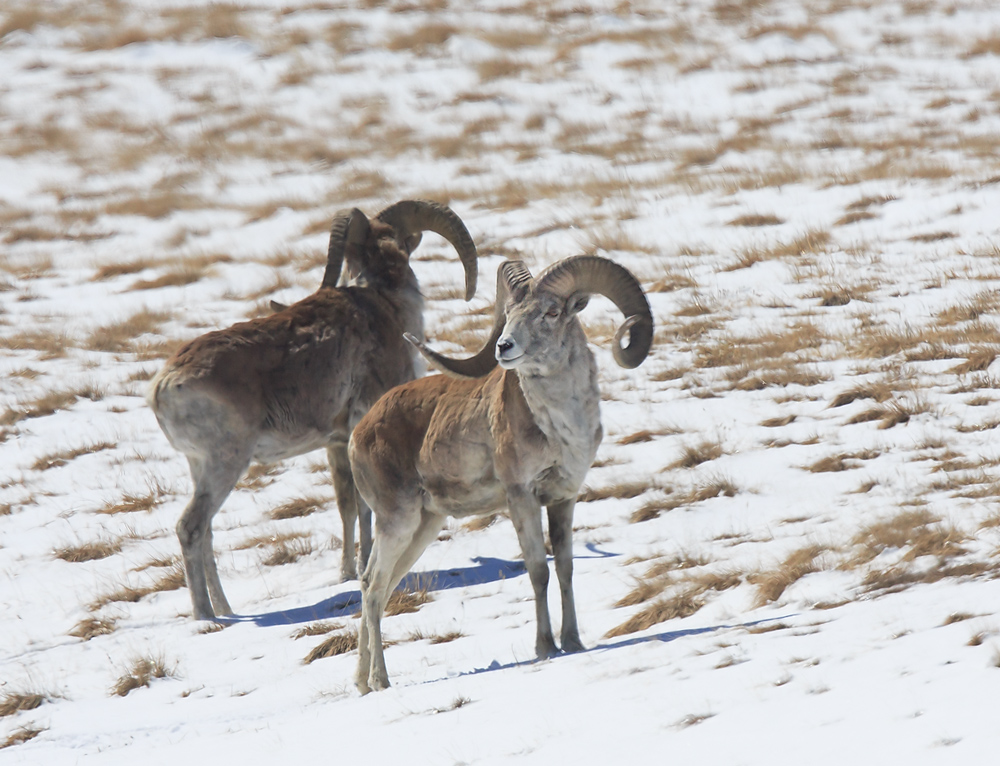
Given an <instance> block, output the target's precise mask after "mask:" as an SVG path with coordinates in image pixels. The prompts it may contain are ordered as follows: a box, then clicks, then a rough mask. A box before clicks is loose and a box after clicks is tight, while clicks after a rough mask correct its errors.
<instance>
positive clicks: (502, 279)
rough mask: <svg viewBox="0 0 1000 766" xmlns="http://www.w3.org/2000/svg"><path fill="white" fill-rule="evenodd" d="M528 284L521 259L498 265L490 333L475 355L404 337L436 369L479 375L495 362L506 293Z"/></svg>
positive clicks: (504, 317)
mask: <svg viewBox="0 0 1000 766" xmlns="http://www.w3.org/2000/svg"><path fill="white" fill-rule="evenodd" d="M530 285H531V272H529V271H528V268H527V266H525V265H524V264H523V263H522V262H521V261H504V262H503V263H502V264H500V268H499V269H497V302H496V305H495V306H494V308H493V329H492V330H490V337H489V338H488V339H487V341H486V343H485V344H484V345H483V347H482V348H481V349H479V352H478V353H476V355H475V356H470V357H469V358H467V359H452V358H451V357H447V356H444V355H443V354H439V353H438V352H437V351H434V350H432V349H430V348H428V347H427V345H426V344H424V343H423V342H422V341H420V340H418V339H417V338H415V337H413V336H412V335H410V334H409V333H407V334H406V335H404V337H405V338H406V339H407V340H408V341H410V343H412V344H413V345H414V346H416V347H417V349H418V350H419V351H420V353H421V354H423V355H424V358H425V359H427V361H428V362H430V363H431V364H433V365H434V366H435V367H436V368H437V369H439V370H441V371H442V372H446V373H448V374H449V375H454V376H455V377H458V378H482V377H484V376H486V375H489V373H490V372H491V371H492V370H493V368H494V367H496V366H497V357H496V346H497V341H498V340H500V334H501V333H502V332H503V328H504V325H505V324H507V310H506V308H507V296H508V295H510V294H511V293H514V294H518V293H520V292H523V291H525V290H527V289H528V287H529V286H530Z"/></svg>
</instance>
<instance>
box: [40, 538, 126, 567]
mask: <svg viewBox="0 0 1000 766" xmlns="http://www.w3.org/2000/svg"><path fill="white" fill-rule="evenodd" d="M121 549H122V544H121V541H120V540H97V541H95V542H92V543H83V544H82V545H75V546H71V547H66V548H60V549H59V550H57V551H56V552H55V554H54V555H55V557H56V558H58V559H62V560H63V561H70V562H73V563H80V562H84V561H99V560H101V559H106V558H107V557H108V556H113V555H114V554H116V553H118V552H119V551H120V550H121Z"/></svg>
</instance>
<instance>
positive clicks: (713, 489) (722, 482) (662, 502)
mask: <svg viewBox="0 0 1000 766" xmlns="http://www.w3.org/2000/svg"><path fill="white" fill-rule="evenodd" d="M657 489H659V490H660V491H661V492H664V491H665V492H666V494H665V495H664V496H663V497H656V498H653V499H651V500H649V501H648V502H646V503H644V504H643V505H642V506H641V507H640V508H639V509H638V510H636V511H634V512H633V513H632V515H631V516H630V517H629V521H630V522H631V523H633V524H637V523H641V522H644V521H652V520H653V519H656V518H658V517H659V516H660V515H661V514H663V513H668V512H669V511H673V510H675V509H677V508H683V507H685V506H690V505H694V504H695V503H700V502H703V501H705V500H712V499H714V498H717V497H735V496H736V494H737V493H739V491H740V488H739V487H738V486H737V485H736V484H734V483H733V482H732V481H731V480H730V479H728V478H726V477H725V476H712V477H709V478H708V479H706V480H705V481H703V482H701V483H700V484H695V485H693V486H691V487H690V488H689V489H688V490H686V491H684V492H677V493H675V492H673V490H663V489H662V488H657Z"/></svg>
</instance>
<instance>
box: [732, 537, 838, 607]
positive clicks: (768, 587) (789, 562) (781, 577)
mask: <svg viewBox="0 0 1000 766" xmlns="http://www.w3.org/2000/svg"><path fill="white" fill-rule="evenodd" d="M821 553H823V549H822V548H821V547H820V546H818V545H808V546H806V547H804V548H799V549H798V550H796V551H793V552H792V553H790V554H789V555H788V556H787V557H785V560H784V561H782V562H781V564H779V565H778V566H777V567H775V568H774V569H771V570H768V571H763V572H757V573H754V574H752V575H750V576H749V577H748V578H747V579H748V580H749V581H750V583H751V584H753V585H755V586H756V587H757V596H756V598H755V603H756V605H757V606H764V605H765V604H769V603H771V602H773V601H777V600H778V599H779V598H781V595H782V594H783V593H784V592H785V590H786V589H787V588H788V587H789V586H790V585H792V584H794V583H796V582H798V581H799V580H801V579H802V578H803V577H805V576H806V575H807V574H811V573H813V572H815V571H817V569H818V567H817V565H816V558H817V557H818V556H819V555H820V554H821Z"/></svg>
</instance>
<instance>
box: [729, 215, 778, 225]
mask: <svg viewBox="0 0 1000 766" xmlns="http://www.w3.org/2000/svg"><path fill="white" fill-rule="evenodd" d="M783 223H784V221H783V220H782V219H781V218H778V216H776V215H757V214H750V215H741V216H738V217H737V218H734V219H733V220H731V221H730V222H729V223H728V224H726V225H727V226H779V225H781V224H783Z"/></svg>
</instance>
